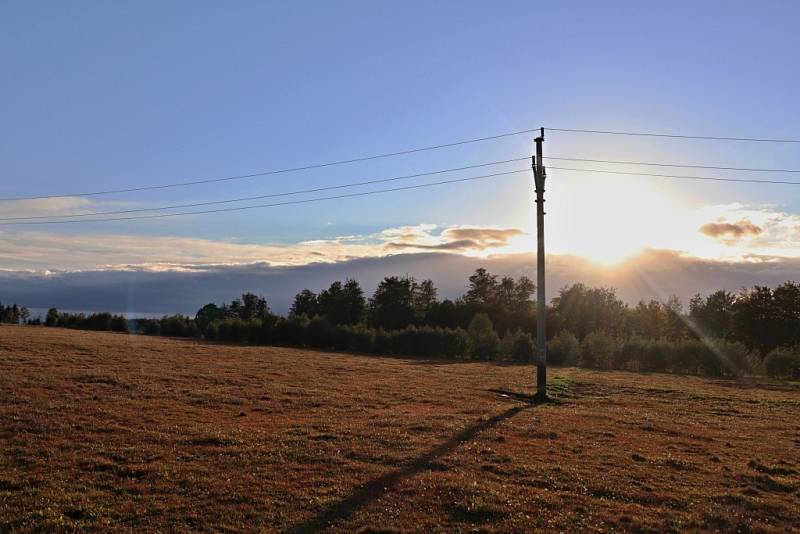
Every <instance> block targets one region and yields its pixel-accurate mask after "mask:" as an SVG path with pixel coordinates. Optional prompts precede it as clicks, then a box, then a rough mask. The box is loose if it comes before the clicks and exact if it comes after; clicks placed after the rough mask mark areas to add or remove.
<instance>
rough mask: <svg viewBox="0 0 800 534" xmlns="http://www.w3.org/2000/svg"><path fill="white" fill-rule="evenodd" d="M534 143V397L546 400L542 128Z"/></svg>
mask: <svg viewBox="0 0 800 534" xmlns="http://www.w3.org/2000/svg"><path fill="white" fill-rule="evenodd" d="M534 142H535V143H536V156H534V158H533V178H534V181H535V185H536V245H537V247H536V356H537V358H536V397H537V399H539V400H546V399H547V324H546V322H545V321H546V313H547V303H546V302H545V277H544V179H545V170H544V165H543V164H542V143H544V128H542V130H541V134H540V135H539V137H537V138H536V139H535V140H534Z"/></svg>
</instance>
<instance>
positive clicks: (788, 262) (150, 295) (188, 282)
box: [0, 251, 800, 313]
mask: <svg viewBox="0 0 800 534" xmlns="http://www.w3.org/2000/svg"><path fill="white" fill-rule="evenodd" d="M477 267H486V268H487V269H489V270H490V271H492V272H494V273H497V274H501V275H510V276H515V277H517V276H521V275H527V276H530V277H532V278H534V279H535V274H536V271H535V260H534V257H533V256H532V255H529V254H520V255H512V256H503V257H494V258H488V259H486V258H474V257H465V256H460V255H456V254H447V253H437V252H431V253H423V254H398V255H394V256H388V257H383V258H367V259H355V260H350V261H346V262H340V263H328V264H311V265H305V266H302V267H270V266H268V265H266V264H251V265H245V266H236V267H214V266H208V267H205V268H201V269H197V270H194V271H191V272H147V271H88V272H71V273H62V274H51V275H47V276H40V275H31V274H24V273H5V274H0V300H2V301H4V302H10V301H16V302H18V303H21V304H26V305H27V306H29V307H34V308H47V307H49V306H56V307H59V308H63V309H77V310H108V311H115V312H140V313H175V312H182V313H194V312H195V311H196V310H197V309H198V308H199V307H200V306H202V305H203V304H205V303H207V302H221V301H227V300H230V299H231V298H233V297H234V296H236V295H237V294H239V293H241V292H242V291H253V292H256V293H261V294H263V295H265V296H266V297H267V298H268V300H269V302H270V305H271V307H272V308H273V310H275V311H278V312H281V313H283V312H285V311H286V310H287V309H288V307H289V305H290V303H291V299H292V297H293V296H294V294H295V293H297V291H299V290H300V289H302V288H304V287H308V288H311V289H313V290H319V289H320V288H322V287H326V286H327V285H328V284H330V282H332V281H333V280H337V279H343V278H345V277H354V278H356V279H358V280H359V281H360V282H361V284H362V286H363V287H364V289H365V291H366V292H367V293H368V294H369V293H371V292H372V290H373V289H374V288H375V286H376V285H377V283H378V281H379V280H380V279H381V278H382V277H383V276H387V275H399V276H404V275H406V274H407V275H410V276H414V277H417V278H431V279H433V280H434V282H435V283H436V285H437V287H438V288H439V290H440V295H441V296H442V297H450V298H452V297H456V296H458V295H461V294H463V292H464V291H465V287H466V280H467V277H468V276H469V275H470V274H471V273H472V271H473V270H474V269H475V268H477ZM548 269H549V270H548V287H547V295H548V298H550V297H552V296H553V295H554V294H555V293H556V292H557V290H558V288H559V287H562V286H564V285H566V284H570V283H573V282H584V283H586V284H589V285H595V286H611V287H615V288H617V290H618V294H619V295H620V296H621V297H622V298H623V299H625V300H626V301H628V302H630V303H634V302H636V301H638V300H639V299H642V298H644V299H649V298H661V299H663V298H666V297H667V296H669V295H670V294H676V295H678V296H679V297H681V298H682V299H683V301H684V303H686V302H688V299H689V298H690V296H691V295H692V294H694V293H697V292H700V293H708V292H710V291H713V290H716V289H721V288H725V289H729V290H737V289H739V288H740V287H742V286H751V285H754V284H765V285H776V284H779V283H781V282H784V281H786V280H788V279H794V280H798V279H800V259H772V260H770V261H764V259H763V258H762V259H759V260H758V261H753V262H744V263H724V262H718V261H710V260H700V259H697V258H687V257H683V256H681V255H679V254H677V253H675V252H670V251H648V252H645V253H642V254H640V255H639V256H636V257H634V258H631V259H630V260H628V261H626V262H624V263H622V264H620V265H618V266H615V267H613V268H604V267H599V266H597V265H595V264H592V263H590V262H588V261H586V260H584V259H581V258H577V257H573V256H556V255H553V256H549V257H548Z"/></svg>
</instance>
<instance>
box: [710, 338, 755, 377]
mask: <svg viewBox="0 0 800 534" xmlns="http://www.w3.org/2000/svg"><path fill="white" fill-rule="evenodd" d="M709 344H710V348H711V349H712V350H713V351H714V352H715V355H716V356H718V357H720V358H721V360H720V362H719V363H720V365H719V370H720V374H726V375H732V376H742V375H744V374H745V373H748V372H749V371H750V370H751V367H750V362H749V359H748V356H749V353H748V350H747V347H745V346H744V345H743V344H742V343H739V342H738V341H727V340H725V339H712V340H709Z"/></svg>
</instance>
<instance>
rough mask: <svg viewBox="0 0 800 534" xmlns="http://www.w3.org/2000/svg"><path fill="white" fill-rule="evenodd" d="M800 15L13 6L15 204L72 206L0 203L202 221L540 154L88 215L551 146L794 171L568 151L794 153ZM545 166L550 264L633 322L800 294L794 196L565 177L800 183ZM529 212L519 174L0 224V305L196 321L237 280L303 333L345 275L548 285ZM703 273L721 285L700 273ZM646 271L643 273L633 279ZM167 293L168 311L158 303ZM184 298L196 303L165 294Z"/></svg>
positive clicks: (8, 192) (478, 7)
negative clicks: (764, 289)
mask: <svg viewBox="0 0 800 534" xmlns="http://www.w3.org/2000/svg"><path fill="white" fill-rule="evenodd" d="M798 15H800V5H798V4H797V3H796V2H793V1H789V0H787V1H774V2H767V3H761V4H759V5H757V6H756V5H754V4H752V2H737V1H718V2H714V1H708V2H702V3H697V2H688V1H687V2H670V3H660V4H656V3H643V2H623V1H615V2H606V3H596V2H569V1H567V2H559V3H552V2H547V3H546V2H505V3H503V4H502V5H500V6H498V5H494V4H493V5H491V6H490V5H489V4H487V3H485V2H444V1H443V2H435V3H432V2H403V3H389V2H357V1H348V2H337V3H334V2H292V3H287V2H271V3H270V2H245V1H242V2H236V3H228V4H220V3H218V2H202V1H193V2H178V1H174V2H147V1H144V2H137V3H132V4H119V3H107V2H81V3H79V4H68V3H63V2H37V3H33V2H3V3H0V72H2V73H3V83H2V84H0V116H2V121H0V197H2V198H9V197H20V196H22V197H27V196H42V195H63V196H62V197H59V198H49V199H38V200H28V201H0V218H12V217H30V216H34V217H36V216H45V215H53V214H81V213H92V212H97V211H120V210H132V209H133V210H135V209H145V208H153V207H160V206H165V205H172V204H185V203H202V202H209V201H218V200H225V199H232V198H239V197H248V196H259V195H270V194H280V193H285V192H291V191H296V190H301V189H302V190H304V189H314V188H320V187H331V186H335V185H340V184H347V183H352V182H360V181H369V180H375V179H384V178H392V177H398V176H404V175H409V174H416V173H424V172H430V171H440V170H443V169H449V168H454V167H464V166H469V165H478V164H484V163H487V162H496V161H501V160H509V159H516V158H523V157H528V156H530V154H531V152H532V150H533V142H532V137H533V135H532V134H525V135H518V136H509V137H503V138H501V139H496V140H492V141H486V142H481V143H472V144H466V145H460V146H457V147H451V148H446V149H441V150H433V151H426V152H419V153H414V154H408V155H403V156H398V157H392V158H382V159H375V160H370V161H366V162H360V163H354V164H348V165H337V166H331V167H325V168H317V169H309V170H305V171H302V172H294V173H284V174H273V175H267V176H258V177H252V178H247V179H240V180H232V181H226V182H221V183H214V184H204V185H197V186H192V187H176V188H166V189H157V190H150V191H142V192H138V193H126V194H114V195H100V196H91V197H80V196H74V194H75V193H81V192H92V191H102V190H108V189H126V188H133V187H141V186H150V185H163V184H169V183H174V182H183V181H194V180H202V179H208V178H219V177H227V176H236V175H245V174H253V173H259V172H264V171H269V170H275V169H282V168H287V167H299V166H307V165H314V164H319V163H324V162H330V161H338V160H346V159H351V158H359V157H362V156H368V155H372V154H382V153H387V152H395V151H402V150H406V149H410V148H415V147H424V146H429V145H439V144H443V143H450V142H453V141H459V140H463V139H472V138H478V137H486V136H493V135H496V134H501V133H505V132H513V131H519V130H527V129H532V128H538V127H545V129H546V135H545V145H544V151H545V156H547V157H550V158H554V157H569V158H586V159H603V160H614V161H649V162H658V163H672V164H674V163H684V164H696V165H710V166H726V167H758V168H782V169H800V145H798V144H779V143H751V142H722V141H704V140H679V139H666V138H638V137H624V136H600V135H589V134H578V133H568V132H560V131H555V130H548V128H574V129H596V130H618V131H639V132H642V131H643V132H664V133H670V134H683V135H708V136H733V137H766V138H795V139H797V138H800V101H798V99H797V97H796V95H797V94H800V72H799V71H798V70H797V69H796V51H797V50H799V49H800V34H798V33H797V31H796V21H797V20H798ZM545 163H546V165H547V166H548V167H549V168H550V170H549V171H548V183H547V193H546V195H547V204H546V206H547V247H548V253H549V257H548V259H549V261H550V262H551V263H552V264H553V265H555V266H559V265H566V263H569V264H570V267H569V268H565V269H563V270H562V271H560V272H561V274H562V275H563V276H562V278H559V275H558V274H557V272H558V271H557V268H556V271H554V273H556V274H555V279H554V280H555V283H551V284H550V286H549V288H550V289H549V293H552V292H553V291H556V290H557V288H558V287H559V285H560V284H562V283H569V282H570V281H583V282H586V283H589V284H593V285H597V284H602V283H608V284H613V285H614V286H615V287H617V288H618V289H619V290H620V293H621V294H624V295H625V297H626V299H628V300H630V301H632V302H633V301H635V300H637V299H638V298H650V297H660V296H661V295H662V294H667V295H668V294H672V293H674V294H677V295H679V296H681V297H682V298H684V299H686V298H687V296H688V295H691V294H692V292H694V291H710V290H712V289H715V287H714V286H713V284H714V283H718V285H719V284H721V283H723V282H724V283H726V284H730V285H731V287H729V288H728V289H733V290H735V289H737V288H738V287H741V286H742V285H752V284H756V283H779V282H780V281H781V279H782V278H794V279H797V278H800V276H797V275H796V274H795V273H797V272H798V271H797V270H796V269H795V267H796V265H797V263H796V259H797V258H798V257H800V194H798V193H800V186H791V185H777V184H741V183H731V182H724V183H723V182H710V181H705V182H703V181H689V180H670V179H665V178H658V177H643V176H629V175H622V174H614V173H613V172H612V173H593V172H586V171H584V172H581V171H567V170H561V169H555V167H569V168H579V169H595V170H606V171H625V172H631V171H633V172H636V171H642V172H656V173H659V172H660V173H665V174H682V175H700V176H709V177H734V178H756V179H777V180H794V181H800V175H799V174H797V173H794V174H793V173H752V172H742V171H732V170H711V169H680V168H660V167H659V168H652V167H650V168H642V167H637V166H633V165H619V164H614V165H612V164H603V163H589V162H574V161H563V160H555V159H552V160H546V161H545ZM527 166H528V163H527V162H525V161H520V162H512V163H506V164H501V165H492V166H487V167H482V168H477V169H471V170H464V171H460V172H452V173H445V174H439V175H435V176H424V177H418V178H414V179H407V180H401V181H397V182H394V183H391V184H382V185H371V186H361V187H355V188H348V189H341V190H336V191H329V192H321V193H309V194H304V195H296V196H292V197H281V198H278V199H266V200H262V201H260V203H265V202H271V201H282V200H292V199H311V198H318V197H321V196H326V195H336V194H347V193H351V192H366V191H370V190H375V189H381V188H386V187H398V186H399V187H402V186H406V185H415V184H424V183H426V182H433V181H441V180H445V179H457V178H464V177H471V176H477V175H482V174H490V173H500V172H506V171H517V170H524V169H526V168H527ZM531 193H532V185H531V175H530V173H529V172H518V173H514V174H508V175H504V176H497V177H494V178H488V179H484V180H476V181H471V182H462V183H459V184H450V185H441V186H437V187H431V188H425V189H416V190H408V191H399V192H392V193H385V194H376V195H370V196H362V197H353V198H341V199H336V200H328V201H321V202H315V203H308V204H292V205H285V206H276V207H271V208H261V209H247V210H241V211H236V212H228V213H216V214H205V215H192V216H185V217H174V218H163V219H150V220H128V221H117V222H91V221H84V222H80V223H75V224H73V223H70V224H55V225H8V224H0V300H6V301H7V300H9V299H10V298H14V299H16V300H18V301H19V302H21V303H28V304H30V305H33V306H41V307H46V306H49V305H51V304H52V305H58V306H60V307H64V308H87V309H88V308H92V309H94V308H102V309H111V310H115V311H123V310H128V311H131V310H132V311H143V312H162V311H163V312H167V311H184V312H191V311H193V310H194V309H196V308H193V307H194V306H195V305H196V304H197V303H198V302H200V303H202V302H203V301H208V300H214V299H230V298H232V297H233V296H235V294H236V292H237V291H238V289H237V288H236V287H232V284H231V283H229V280H231V279H235V280H236V281H237V283H238V284H240V285H241V286H242V287H241V289H242V290H245V289H247V290H254V291H260V292H263V293H265V294H266V296H267V297H268V299H272V301H273V302H274V303H275V305H274V308H276V309H277V310H278V311H285V308H286V306H288V304H287V302H288V300H289V299H290V296H291V295H292V294H293V293H294V292H296V291H297V290H299V289H301V288H302V287H304V285H305V284H307V285H310V286H312V289H319V288H320V287H324V286H326V285H327V284H329V283H330V281H332V279H334V277H343V276H353V277H356V278H359V277H361V278H363V279H364V285H365V288H366V289H367V290H368V291H370V290H371V288H372V286H373V284H374V283H375V281H376V280H377V279H379V277H378V278H376V273H378V272H379V271H380V270H381V268H383V269H384V270H385V271H386V273H385V274H410V275H413V276H437V277H439V279H435V280H434V281H435V282H437V284H439V285H440V287H441V288H444V289H443V291H442V292H443V293H444V294H446V295H447V296H455V295H456V294H458V292H459V291H461V290H462V289H463V284H464V280H462V279H459V280H458V283H455V282H454V281H453V279H451V275H450V274H448V273H449V271H448V270H447V268H446V266H451V267H452V266H453V265H455V264H458V265H460V266H463V268H464V269H466V266H469V268H472V267H474V266H476V265H481V264H491V265H493V266H494V267H495V268H496V269H497V270H498V271H499V272H509V273H514V272H517V273H523V272H524V273H525V274H529V275H530V276H531V277H533V276H534V275H535V271H533V270H532V265H533V261H532V260H533V258H532V256H531V255H530V253H531V251H532V250H534V235H535V226H534V212H533V202H532V197H531ZM254 203H258V202H250V203H248V202H241V203H237V204H232V206H246V205H248V204H254ZM39 220H41V219H39ZM0 222H2V221H0ZM6 222H8V221H6ZM663 254H666V256H664V255H663ZM653 258H661V259H662V261H664V262H666V263H667V264H669V265H670V266H675V269H676V270H675V274H674V275H671V276H665V277H664V278H663V279H659V280H660V281H659V282H658V283H657V284H649V285H648V284H644V285H642V284H640V283H638V282H636V280H639V279H650V280H652V279H653V276H654V275H653V272H654V271H653V269H654V267H653V265H654V261H653ZM665 258H666V259H665ZM365 262H366V263H365ZM375 262H377V263H375ZM437 262H438V263H437ZM453 262H456V263H453ZM565 262H566V263H565ZM656 263H657V262H656ZM365 265H369V266H370V267H369V270H365V269H366V267H365ZM523 266H524V268H523ZM453 268H454V269H455V267H453ZM705 268H709V269H711V270H712V271H713V272H718V273H719V276H715V277H711V278H709V279H705V278H702V277H694V278H693V277H692V276H685V275H686V274H687V273H693V272H694V273H696V272H697V269H705ZM459 269H460V268H459ZM631 269H634V270H636V272H637V273H638V274H637V276H626V275H625V274H626V273H627V274H629V273H631V272H632V271H631ZM457 270H458V269H457ZM458 272H461V271H460V270H459V271H458ZM243 273H244V274H243ZM298 273H304V274H302V275H301V274H298ZM309 273H314V276H311V275H310V274H309ZM662 274H663V273H662ZM133 275H137V276H133ZM138 275H141V276H138ZM198 277H199V278H198ZM570 277H573V278H580V279H575V280H571V279H570ZM462 278H463V277H462ZM145 279H146V280H147V282H146V284H156V286H157V287H159V288H160V289H159V290H158V291H157V292H156V293H157V294H158V295H159V297H160V298H159V299H156V298H154V297H153V296H152V295H153V294H154V293H152V292H148V289H147V288H150V287H156V286H152V285H142V284H145V282H144V281H143V280H145ZM199 279H202V283H200V282H197V284H198V285H191V284H194V283H195V282H192V283H191V284H190V283H189V282H188V281H190V280H199ZM701 279H702V280H703V282H702V283H699V282H698V281H699V280H701ZM22 280H24V283H22V282H21V281H22ZM76 280H80V283H79V284H78V285H77V286H76V285H75V284H76ZM175 280H183V281H187V284H188V285H187V287H191V290H186V291H183V292H179V291H177V289H176V290H174V291H173V292H172V293H171V292H170V291H171V288H175V287H176V284H175V282H174V281H175ZM267 280H269V282H268V281H267ZM159 284H161V285H159ZM44 288H47V291H44ZM109 288H114V291H112V290H110V289H109ZM144 295H149V297H148V298H144ZM226 295H227V296H226ZM48 299H50V301H56V302H50V301H48ZM156 301H158V304H156Z"/></svg>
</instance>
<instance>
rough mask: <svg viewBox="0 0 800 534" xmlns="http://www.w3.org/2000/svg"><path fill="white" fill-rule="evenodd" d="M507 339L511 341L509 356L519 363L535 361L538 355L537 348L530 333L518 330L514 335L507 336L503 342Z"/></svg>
mask: <svg viewBox="0 0 800 534" xmlns="http://www.w3.org/2000/svg"><path fill="white" fill-rule="evenodd" d="M506 338H509V339H510V347H509V352H508V356H511V358H513V359H514V360H516V361H519V362H528V361H532V360H533V357H534V355H535V354H536V347H535V344H534V342H533V338H532V337H531V335H530V334H529V333H527V332H523V331H522V330H517V331H515V332H514V333H513V334H506V335H505V337H504V338H503V340H504V341H505V339H506ZM506 343H508V342H506Z"/></svg>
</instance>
